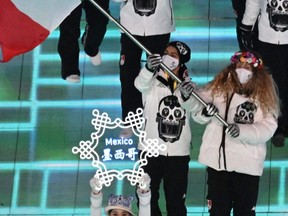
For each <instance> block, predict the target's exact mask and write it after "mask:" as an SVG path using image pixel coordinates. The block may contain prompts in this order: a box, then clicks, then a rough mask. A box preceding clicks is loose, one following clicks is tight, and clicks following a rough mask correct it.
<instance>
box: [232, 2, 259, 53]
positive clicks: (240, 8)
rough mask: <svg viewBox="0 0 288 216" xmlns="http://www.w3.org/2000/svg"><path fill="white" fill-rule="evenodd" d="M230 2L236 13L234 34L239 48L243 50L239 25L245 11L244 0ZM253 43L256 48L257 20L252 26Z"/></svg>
mask: <svg viewBox="0 0 288 216" xmlns="http://www.w3.org/2000/svg"><path fill="white" fill-rule="evenodd" d="M231 2H232V7H233V9H234V11H235V13H236V35H237V41H238V45H239V49H240V50H245V48H244V46H243V43H242V40H241V36H240V29H239V26H240V24H241V23H242V19H243V16H244V13H245V8H246V0H231ZM253 45H254V48H255V50H256V49H257V46H258V24H257V22H256V23H255V25H254V28H253Z"/></svg>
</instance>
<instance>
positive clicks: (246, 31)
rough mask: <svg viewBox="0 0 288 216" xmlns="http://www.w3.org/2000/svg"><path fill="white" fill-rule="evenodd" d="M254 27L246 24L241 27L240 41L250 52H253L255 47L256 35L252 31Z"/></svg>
mask: <svg viewBox="0 0 288 216" xmlns="http://www.w3.org/2000/svg"><path fill="white" fill-rule="evenodd" d="M252 28H253V26H247V25H244V24H242V23H241V24H240V25H239V33H240V40H241V43H242V45H243V47H244V48H245V49H246V50H247V51H249V50H253V48H254V45H253V37H254V35H253V34H254V33H253V31H252Z"/></svg>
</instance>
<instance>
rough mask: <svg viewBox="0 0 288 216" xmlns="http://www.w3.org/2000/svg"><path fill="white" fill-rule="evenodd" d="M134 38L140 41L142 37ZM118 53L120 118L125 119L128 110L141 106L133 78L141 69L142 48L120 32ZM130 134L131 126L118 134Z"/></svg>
mask: <svg viewBox="0 0 288 216" xmlns="http://www.w3.org/2000/svg"><path fill="white" fill-rule="evenodd" d="M135 38H136V39H137V40H138V41H139V42H140V43H141V38H142V37H138V36H135ZM120 55H121V56H120V61H119V67H120V81H121V108H122V120H123V121H125V118H126V117H127V116H128V113H129V112H133V113H136V110H137V109H138V108H143V105H142V94H141V93H140V92H139V91H138V90H137V89H136V87H135V86H134V80H135V78H136V77H137V76H138V74H139V72H140V69H141V55H142V49H141V48H139V47H138V45H136V44H135V42H134V41H132V40H131V39H130V38H129V37H128V36H127V35H125V34H124V33H122V34H121V53H120ZM132 135H133V134H132V129H131V128H127V129H123V130H122V131H121V132H120V134H119V136H120V137H122V138H130V137H131V136H132Z"/></svg>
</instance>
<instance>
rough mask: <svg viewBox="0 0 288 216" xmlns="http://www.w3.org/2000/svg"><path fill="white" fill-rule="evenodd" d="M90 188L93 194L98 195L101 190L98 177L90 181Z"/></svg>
mask: <svg viewBox="0 0 288 216" xmlns="http://www.w3.org/2000/svg"><path fill="white" fill-rule="evenodd" d="M90 187H91V190H92V192H93V193H94V194H99V192H100V191H101V188H102V184H101V183H100V180H99V178H98V177H96V176H94V177H93V178H92V179H90Z"/></svg>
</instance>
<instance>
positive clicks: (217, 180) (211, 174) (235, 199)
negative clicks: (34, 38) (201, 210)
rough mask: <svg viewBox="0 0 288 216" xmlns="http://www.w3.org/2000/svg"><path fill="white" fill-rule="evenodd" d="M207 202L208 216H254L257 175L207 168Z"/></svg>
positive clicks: (257, 183)
mask: <svg viewBox="0 0 288 216" xmlns="http://www.w3.org/2000/svg"><path fill="white" fill-rule="evenodd" d="M207 171H208V181H207V184H208V194H207V202H208V209H209V213H210V216H230V212H231V209H232V208H233V215H234V216H255V207H256V203H257V197H258V190H259V180H260V177H259V176H251V175H246V174H241V173H236V172H227V171H216V170H214V169H211V168H208V169H207Z"/></svg>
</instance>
